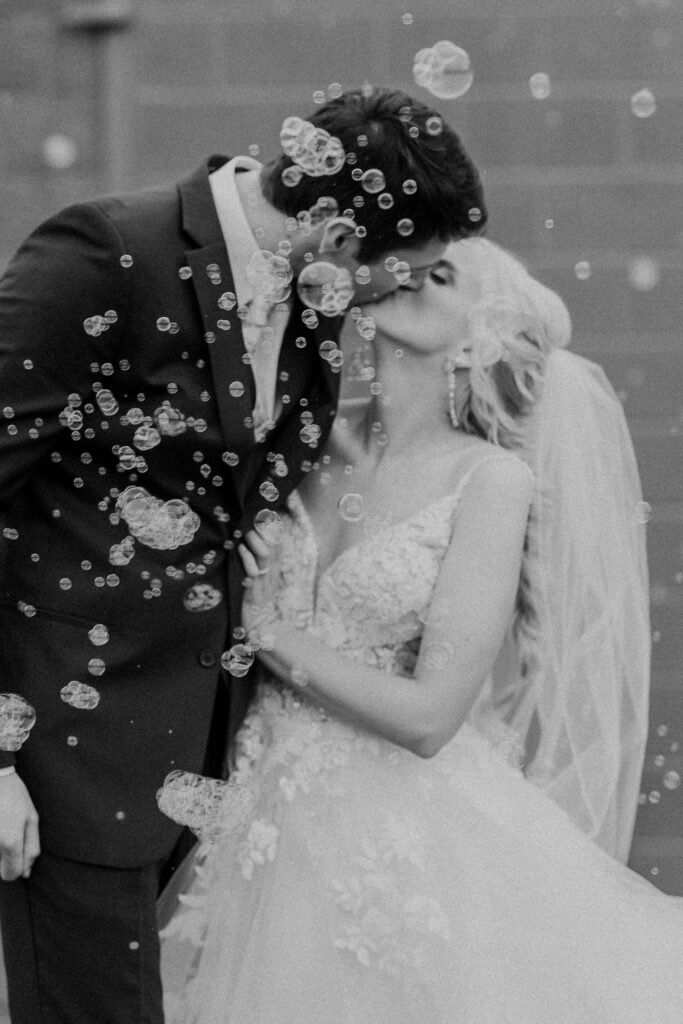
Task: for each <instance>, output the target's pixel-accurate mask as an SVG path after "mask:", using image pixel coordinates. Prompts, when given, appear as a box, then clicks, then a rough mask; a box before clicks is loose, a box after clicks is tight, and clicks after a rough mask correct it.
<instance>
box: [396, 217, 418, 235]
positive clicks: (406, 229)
mask: <svg viewBox="0 0 683 1024" xmlns="http://www.w3.org/2000/svg"><path fill="white" fill-rule="evenodd" d="M396 230H397V231H398V233H399V235H401V236H402V237H403V238H407V237H408V236H409V235H412V233H413V231H414V230H415V225H414V224H413V222H412V220H411V219H410V217H402V218H401V220H400V221H399V222H398V224H397V225H396Z"/></svg>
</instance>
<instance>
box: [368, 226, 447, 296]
mask: <svg viewBox="0 0 683 1024" xmlns="http://www.w3.org/2000/svg"><path fill="white" fill-rule="evenodd" d="M446 244H447V243H446V242H442V241H441V239H440V238H434V239H430V241H428V242H425V243H424V245H421V246H417V247H416V248H413V249H406V248H403V249H392V250H391V251H390V252H388V253H385V255H384V256H381V257H380V258H379V259H378V260H376V261H375V262H374V263H369V264H367V265H366V266H367V269H368V271H369V279H367V280H366V278H367V277H368V275H367V274H361V275H360V282H359V281H358V275H357V276H356V281H357V282H358V283H357V284H356V291H355V295H354V301H355V302H357V303H359V304H362V303H364V302H381V300H382V299H385V298H386V297H387V296H388V295H391V294H392V293H393V292H395V291H397V290H398V289H399V288H404V289H405V288H409V289H411V290H413V291H419V290H420V289H421V288H422V285H423V284H424V282H425V279H426V278H427V275H428V274H429V272H430V270H432V269H433V268H434V267H436V266H438V265H439V264H440V263H441V260H442V259H443V255H444V253H445V251H446Z"/></svg>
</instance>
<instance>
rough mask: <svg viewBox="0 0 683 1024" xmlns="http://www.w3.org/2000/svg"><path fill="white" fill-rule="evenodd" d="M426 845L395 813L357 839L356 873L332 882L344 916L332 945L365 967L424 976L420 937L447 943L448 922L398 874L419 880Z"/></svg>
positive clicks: (425, 961)
mask: <svg viewBox="0 0 683 1024" xmlns="http://www.w3.org/2000/svg"><path fill="white" fill-rule="evenodd" d="M426 845H427V843H426V839H425V837H424V836H423V835H422V834H421V833H420V832H419V831H417V830H416V829H415V826H414V824H413V823H412V822H411V821H410V820H408V819H405V820H401V819H399V818H397V817H396V816H395V815H387V816H385V817H384V819H383V822H382V825H381V827H380V828H378V834H377V836H376V837H375V838H374V839H373V838H370V837H368V838H364V839H363V840H362V841H361V843H360V850H359V851H358V853H357V854H356V855H355V856H354V857H353V861H352V864H353V867H354V869H355V871H356V873H355V874H353V875H350V876H347V877H345V878H335V879H333V880H332V886H333V889H334V893H335V896H334V898H335V902H336V904H337V906H338V908H339V909H340V910H341V911H342V913H343V916H344V918H345V920H344V923H343V926H342V928H341V930H340V933H339V934H338V935H337V936H336V938H335V940H334V945H335V947H336V948H337V949H345V950H349V951H350V952H351V953H353V955H354V956H355V957H356V959H357V960H358V962H359V963H360V964H362V965H363V966H364V967H371V966H375V967H376V968H377V969H379V970H380V971H385V972H386V973H388V974H390V975H392V976H394V977H400V976H402V975H404V972H405V971H406V969H407V968H417V969H418V973H419V974H420V976H421V977H422V979H423V980H425V981H426V980H428V978H429V956H428V947H427V945H426V944H425V943H424V941H422V940H423V939H424V937H426V936H431V937H432V938H434V937H436V938H440V939H443V940H444V941H446V942H447V941H448V940H449V938H450V926H449V922H448V919H447V917H446V915H445V914H444V912H443V910H442V908H441V905H440V904H439V902H438V901H437V900H436V899H434V898H433V897H431V896H429V895H428V894H426V893H424V892H420V891H419V890H413V887H412V886H411V884H410V882H408V880H407V879H406V878H404V877H402V875H403V874H405V868H408V869H412V870H410V872H409V873H410V875H411V876H412V877H411V881H412V882H413V884H414V883H415V882H416V881H417V880H418V879H419V876H420V873H421V872H423V871H424V870H425V866H426V865H425V848H426ZM406 883H408V884H406Z"/></svg>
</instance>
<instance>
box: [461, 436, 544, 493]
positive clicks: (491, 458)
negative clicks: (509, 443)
mask: <svg viewBox="0 0 683 1024" xmlns="http://www.w3.org/2000/svg"><path fill="white" fill-rule="evenodd" d="M510 460H512V461H514V462H517V463H519V464H520V465H522V466H524V468H525V469H526V470H527V472H528V474H529V476H530V478H531V479H532V480H533V479H534V474H533V471H532V470H531V469H530V468H529V466H528V465H527V464H526V462H524V460H523V459H521V458H520V457H519V456H518V455H515V453H514V452H510V451H507V450H504V449H499V450H498V451H495V452H484V453H482V454H481V455H478V457H477V458H476V459H475V460H474V462H473V463H472V465H471V466H470V468H469V469H468V470H467V471H466V472H465V473H463V475H462V476H461V477H460V480H459V481H458V485H457V487H456V488H455V491H454V492H453V502H454V504H455V505H456V506H457V504H458V502H459V501H460V499H461V497H462V495H463V492H464V491H465V488H466V487H467V485H468V484H469V482H470V480H471V479H472V477H473V476H474V474H475V473H476V472H477V470H479V469H481V467H482V466H485V465H487V464H488V463H489V462H510Z"/></svg>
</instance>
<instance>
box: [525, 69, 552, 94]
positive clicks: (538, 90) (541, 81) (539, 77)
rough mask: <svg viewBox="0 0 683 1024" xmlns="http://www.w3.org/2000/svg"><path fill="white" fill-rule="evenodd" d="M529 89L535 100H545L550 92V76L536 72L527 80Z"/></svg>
mask: <svg viewBox="0 0 683 1024" xmlns="http://www.w3.org/2000/svg"><path fill="white" fill-rule="evenodd" d="M529 89H530V91H531V95H532V96H533V98H534V99H535V100H547V99H548V97H549V96H550V93H551V91H552V87H551V85H550V76H549V75H546V74H545V72H544V71H537V72H536V74H535V75H532V76H531V78H530V79H529Z"/></svg>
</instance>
